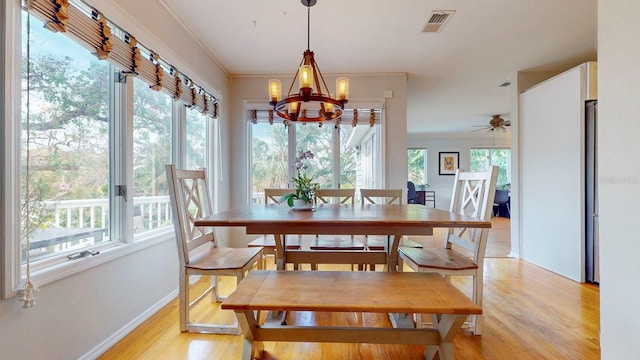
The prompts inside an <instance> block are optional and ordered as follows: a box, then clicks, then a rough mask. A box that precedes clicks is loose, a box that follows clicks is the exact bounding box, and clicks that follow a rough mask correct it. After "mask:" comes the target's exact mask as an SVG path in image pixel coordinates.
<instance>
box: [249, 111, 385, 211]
mask: <svg viewBox="0 0 640 360" xmlns="http://www.w3.org/2000/svg"><path fill="white" fill-rule="evenodd" d="M269 109H270V107H269V105H268V104H266V103H265V102H264V101H256V100H244V101H243V112H242V113H243V117H244V121H243V122H242V123H243V126H244V127H245V128H244V129H243V133H244V135H245V136H244V137H243V139H244V141H245V143H244V144H242V146H243V147H242V148H243V149H244V150H245V154H244V156H245V159H246V162H245V164H246V167H245V171H246V174H247V176H246V177H245V178H246V179H247V180H246V183H245V184H244V186H245V189H246V190H245V191H244V192H243V194H244V197H245V199H243V200H244V203H247V204H249V203H251V201H252V196H253V174H252V171H251V169H252V161H253V159H252V150H251V147H252V139H253V133H252V122H251V119H250V116H249V115H248V113H249V110H257V111H265V110H269ZM349 109H375V110H376V111H379V120H378V121H376V125H377V126H378V128H377V129H376V131H374V132H372V133H370V134H368V137H373V136H377V137H378V138H377V139H376V140H375V141H376V142H377V146H376V147H374V148H373V152H372V154H373V158H374V159H375V160H376V161H374V163H373V169H372V175H373V177H374V179H375V182H376V185H375V187H378V188H384V187H385V186H386V183H387V178H386V176H385V174H386V171H385V168H386V165H385V164H386V162H385V154H386V151H385V144H386V140H385V134H386V121H385V117H386V107H385V106H384V101H383V100H380V101H376V100H368V101H363V102H359V101H358V100H355V101H351V102H350V106H349ZM359 116H360V118H359V119H360V120H359V125H358V126H365V125H364V124H361V122H362V121H363V120H364V119H368V118H369V113H368V112H367V113H362V112H361V113H360V114H359ZM274 117H276V120H275V121H274V123H273V125H271V126H283V125H282V123H281V119H279V118H277V115H275V114H274ZM367 121H368V120H367ZM307 126H317V125H315V124H307ZM323 126H331V127H332V128H333V130H332V145H331V146H332V151H333V153H332V161H333V166H332V182H333V187H334V188H338V187H339V185H340V184H339V182H340V171H341V168H340V154H339V151H340V135H339V132H338V130H337V129H336V128H335V126H334V124H331V123H328V124H324V125H323ZM341 126H347V124H346V123H344V122H343V123H342V124H341ZM349 126H350V125H349ZM288 136H289V138H288V156H289V159H295V158H296V156H298V154H297V153H296V146H297V144H296V132H295V129H294V127H289V128H288ZM289 161H291V160H289ZM288 174H289V175H288V176H289V178H293V176H294V175H295V174H294V169H293V167H292V166H288ZM290 186H293V185H292V184H290ZM357 196H359V194H357Z"/></svg>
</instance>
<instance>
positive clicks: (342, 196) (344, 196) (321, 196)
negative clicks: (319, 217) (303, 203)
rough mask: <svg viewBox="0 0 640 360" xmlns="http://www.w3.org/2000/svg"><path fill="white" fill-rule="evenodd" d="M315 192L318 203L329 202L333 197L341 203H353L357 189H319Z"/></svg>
mask: <svg viewBox="0 0 640 360" xmlns="http://www.w3.org/2000/svg"><path fill="white" fill-rule="evenodd" d="M315 194H316V203H317V204H318V203H322V204H328V203H329V202H330V200H331V199H335V200H336V201H337V202H338V203H340V204H351V205H353V204H354V198H355V195H356V189H318V190H317V191H316V192H315Z"/></svg>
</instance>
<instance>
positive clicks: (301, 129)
mask: <svg viewBox="0 0 640 360" xmlns="http://www.w3.org/2000/svg"><path fill="white" fill-rule="evenodd" d="M292 126H293V129H294V130H295V133H296V136H295V138H296V152H295V153H296V155H297V154H300V152H304V151H307V150H309V151H311V153H313V154H314V157H313V159H307V166H308V167H307V169H304V170H301V171H302V172H305V173H306V174H307V175H308V176H311V177H312V178H313V179H314V180H315V181H316V182H317V183H319V184H320V187H322V188H325V189H326V188H333V135H334V132H333V130H334V127H333V126H322V127H320V126H318V125H315V124H305V123H300V124H293V125H292Z"/></svg>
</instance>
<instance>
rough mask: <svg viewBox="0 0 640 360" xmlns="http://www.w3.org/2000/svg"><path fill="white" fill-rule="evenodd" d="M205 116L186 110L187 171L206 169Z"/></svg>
mask: <svg viewBox="0 0 640 360" xmlns="http://www.w3.org/2000/svg"><path fill="white" fill-rule="evenodd" d="M207 130H208V128H207V116H206V115H205V114H202V113H201V112H199V111H198V110H197V109H187V130H186V134H187V140H186V144H187V165H186V167H187V169H201V168H205V167H207V162H206V160H207V135H206V134H207Z"/></svg>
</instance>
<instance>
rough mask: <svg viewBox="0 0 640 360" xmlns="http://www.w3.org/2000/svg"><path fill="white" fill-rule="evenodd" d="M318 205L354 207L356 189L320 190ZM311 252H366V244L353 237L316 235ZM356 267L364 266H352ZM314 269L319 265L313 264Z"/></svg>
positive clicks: (317, 198)
mask: <svg viewBox="0 0 640 360" xmlns="http://www.w3.org/2000/svg"><path fill="white" fill-rule="evenodd" d="M315 194H316V204H330V203H334V204H344V205H350V206H353V205H354V204H355V195H356V189H319V190H318V191H316V192H315ZM309 248H310V249H311V250H349V251H357V250H360V251H362V250H364V248H365V247H364V244H363V243H362V242H361V241H358V240H357V239H356V238H355V236H353V235H349V236H347V235H345V236H340V235H337V236H328V235H316V238H315V240H313V241H312V243H311V245H310V246H309ZM354 266H359V267H360V268H362V267H363V265H362V264H360V265H358V264H352V270H353V267H354ZM311 268H312V269H314V270H315V269H316V268H317V264H311Z"/></svg>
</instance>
